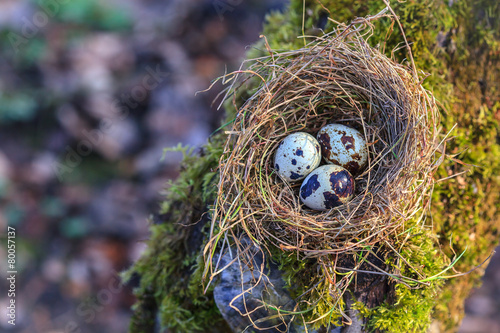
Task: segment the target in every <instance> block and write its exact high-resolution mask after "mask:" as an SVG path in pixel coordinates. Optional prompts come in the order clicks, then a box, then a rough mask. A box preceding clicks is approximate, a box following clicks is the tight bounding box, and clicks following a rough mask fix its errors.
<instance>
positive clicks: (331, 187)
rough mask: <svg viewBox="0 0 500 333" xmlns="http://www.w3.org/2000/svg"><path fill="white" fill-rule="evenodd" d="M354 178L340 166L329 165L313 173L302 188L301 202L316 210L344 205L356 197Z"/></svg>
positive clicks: (305, 180)
mask: <svg viewBox="0 0 500 333" xmlns="http://www.w3.org/2000/svg"><path fill="white" fill-rule="evenodd" d="M354 187H355V184H354V178H353V177H352V175H351V174H350V173H349V171H347V170H346V169H344V168H343V167H341V166H339V165H334V164H327V165H323V166H320V167H319V168H317V169H316V170H314V171H313V172H311V173H310V174H309V175H308V176H307V177H306V179H304V182H303V183H302V186H300V200H301V201H302V202H303V203H304V204H305V205H306V206H307V207H309V208H311V209H314V210H327V209H331V208H335V207H337V206H340V205H343V204H345V203H346V202H348V201H349V200H351V199H352V196H353V195H354Z"/></svg>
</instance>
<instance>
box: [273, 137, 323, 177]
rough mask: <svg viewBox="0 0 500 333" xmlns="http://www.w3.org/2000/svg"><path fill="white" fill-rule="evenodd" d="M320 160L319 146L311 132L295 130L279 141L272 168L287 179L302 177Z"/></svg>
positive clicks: (314, 167)
mask: <svg viewBox="0 0 500 333" xmlns="http://www.w3.org/2000/svg"><path fill="white" fill-rule="evenodd" d="M320 162H321V148H320V146H319V143H318V141H317V140H316V139H315V138H314V136H312V135H311V134H308V133H304V132H296V133H293V134H290V135H289V136H287V137H286V138H285V139H283V141H281V142H280V144H279V146H278V149H276V154H275V155H274V168H275V169H276V171H277V172H278V174H279V175H280V176H281V178H283V179H286V180H287V181H297V180H301V179H304V178H305V177H306V176H307V175H308V174H309V173H310V172H311V171H313V170H314V169H316V167H317V166H318V165H319V163H320Z"/></svg>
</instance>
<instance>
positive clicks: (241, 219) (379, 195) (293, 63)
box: [205, 25, 441, 275]
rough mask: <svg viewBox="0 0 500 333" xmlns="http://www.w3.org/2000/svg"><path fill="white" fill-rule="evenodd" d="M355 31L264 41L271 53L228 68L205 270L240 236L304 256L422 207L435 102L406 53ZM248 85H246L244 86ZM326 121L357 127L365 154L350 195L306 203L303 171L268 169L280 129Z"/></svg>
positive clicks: (353, 244)
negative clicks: (388, 50)
mask: <svg viewBox="0 0 500 333" xmlns="http://www.w3.org/2000/svg"><path fill="white" fill-rule="evenodd" d="M360 31H361V29H359V28H358V29H357V28H356V25H350V26H348V27H345V26H344V28H342V29H340V28H339V29H337V30H336V31H334V32H332V33H331V34H328V35H325V36H323V37H321V38H318V39H316V40H315V41H314V42H312V43H310V44H308V45H307V47H304V48H302V49H299V50H294V51H289V52H281V53H279V52H275V51H273V50H271V49H270V48H269V47H268V51H269V55H268V56H265V57H261V58H257V59H253V60H249V61H247V62H246V63H245V65H247V66H246V67H245V69H241V70H240V71H237V72H235V73H232V74H231V76H229V75H226V76H225V79H228V78H229V79H231V80H232V85H231V86H230V87H229V88H228V90H227V92H226V96H232V100H233V104H234V105H235V106H236V108H237V115H236V117H235V119H234V122H232V128H231V129H230V130H228V131H226V134H227V141H226V143H225V147H224V151H223V154H222V157H221V159H220V164H219V173H220V180H219V183H218V197H217V200H216V203H215V206H214V209H213V211H212V229H211V235H210V239H209V240H208V243H207V247H206V249H205V253H206V254H208V256H207V257H208V258H209V259H208V260H207V262H206V263H207V266H210V267H211V271H212V275H215V274H216V273H217V272H219V271H220V270H218V269H217V268H214V267H213V265H214V264H213V254H214V253H216V251H217V249H218V250H221V245H222V247H223V246H225V245H224V244H226V240H229V242H228V244H231V240H233V241H235V242H236V243H238V238H239V237H240V236H241V235H246V236H248V238H250V239H251V240H253V243H254V244H258V245H260V246H264V247H269V246H274V247H275V248H277V249H280V250H281V251H294V252H296V253H298V255H299V256H300V257H301V258H320V257H323V256H325V255H332V254H333V255H335V254H341V253H356V251H359V250H362V249H364V248H366V247H367V246H373V245H376V244H377V243H379V242H381V241H382V240H384V239H387V237H389V235H390V234H391V233H394V232H396V231H397V232H401V229H399V230H397V229H398V228H403V229H404V226H405V223H406V222H407V221H409V220H410V219H419V218H422V217H423V216H424V215H425V208H426V207H428V204H429V202H430V195H431V191H432V187H433V183H434V180H433V173H434V171H435V169H436V168H437V166H438V165H439V162H440V161H441V160H440V159H438V158H437V157H436V154H435V153H436V150H437V149H438V146H439V141H438V130H437V125H438V122H439V119H438V109H437V107H436V104H435V101H434V98H433V96H432V94H431V93H430V92H429V91H427V90H426V89H424V88H423V87H422V85H421V79H420V78H419V77H418V74H417V70H416V68H415V66H414V63H413V62H412V61H411V62H409V63H406V64H400V63H397V62H395V61H394V60H392V59H390V58H388V57H387V56H385V55H384V54H383V53H381V51H379V50H378V49H377V48H374V47H371V46H370V45H369V44H368V43H367V40H366V39H367V37H366V35H364V34H362V33H361V32H360ZM248 83H250V84H248ZM248 86H250V87H254V88H253V90H250V93H249V88H248ZM256 86H257V88H255V87H256ZM244 94H247V96H248V95H249V97H248V98H246V99H245V100H243V96H244ZM331 123H337V124H343V125H347V126H349V127H352V128H355V129H357V130H358V131H360V132H361V133H362V135H363V136H364V138H365V141H366V142H367V145H368V152H369V158H368V163H367V166H366V168H364V170H363V171H362V172H360V173H359V174H357V175H355V184H356V190H355V194H354V197H353V198H352V200H350V201H349V202H348V203H346V204H344V205H341V206H338V207H336V208H333V209H330V210H327V211H314V210H311V209H309V208H307V207H306V206H305V205H303V204H302V203H301V201H300V199H299V189H300V185H301V184H300V183H301V182H298V183H289V182H286V181H283V180H282V179H281V178H280V177H279V176H278V175H277V172H276V170H275V168H274V166H273V161H274V153H275V151H276V149H277V147H278V145H279V143H280V142H281V141H282V140H283V139H284V138H285V137H286V136H288V135H289V134H291V133H295V132H307V133H310V134H311V135H313V136H316V133H317V132H318V131H319V130H320V129H321V128H322V127H323V126H325V125H327V124H331ZM219 269H220V267H219ZM207 270H208V269H207Z"/></svg>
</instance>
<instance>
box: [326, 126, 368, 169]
mask: <svg viewBox="0 0 500 333" xmlns="http://www.w3.org/2000/svg"><path fill="white" fill-rule="evenodd" d="M317 138H318V142H319V144H320V145H321V153H322V155H323V158H324V159H325V162H326V163H332V164H336V165H340V166H342V167H344V168H345V169H347V170H348V171H349V172H350V173H351V174H353V175H357V174H358V173H360V172H361V171H362V170H363V168H364V167H365V166H366V163H367V162H368V147H367V145H366V141H365V139H364V137H363V135H362V134H361V133H360V132H359V131H358V130H355V129H354V128H351V127H348V126H345V125H341V124H329V125H326V126H324V127H323V128H322V129H320V130H319V132H318V135H317Z"/></svg>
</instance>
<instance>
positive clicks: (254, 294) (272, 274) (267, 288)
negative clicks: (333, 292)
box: [214, 238, 362, 333]
mask: <svg viewBox="0 0 500 333" xmlns="http://www.w3.org/2000/svg"><path fill="white" fill-rule="evenodd" d="M241 249H244V250H243V251H242V250H240V253H243V254H242V255H240V257H239V258H237V257H236V253H237V248H236V246H234V245H233V246H231V250H230V251H227V250H226V252H225V253H224V254H223V255H222V257H220V256H216V257H215V258H214V264H215V263H217V262H218V261H219V260H220V261H219V263H218V267H219V268H222V267H225V266H227V267H226V268H225V269H224V270H223V271H222V273H220V278H219V283H218V284H217V285H216V286H215V288H214V299H215V303H216V304H217V307H218V308H219V311H220V312H221V314H222V317H224V319H225V320H226V322H227V323H228V324H229V326H230V327H231V329H232V331H233V332H235V333H236V332H243V331H244V332H267V333H271V332H276V333H278V332H289V333H302V332H309V333H320V332H324V333H326V332H327V331H326V329H325V328H320V329H318V330H315V329H311V328H308V329H307V330H306V329H305V328H304V327H303V325H302V324H301V323H300V321H298V320H296V321H295V322H292V320H293V317H292V316H291V315H286V314H285V313H281V314H279V313H278V311H275V310H273V309H271V307H270V306H267V305H271V306H273V307H275V308H278V309H280V310H284V311H298V309H297V308H296V302H295V301H294V300H293V299H292V298H291V297H290V295H289V293H288V291H287V290H286V289H285V282H284V281H283V279H282V278H281V272H280V270H279V268H278V266H277V265H276V264H274V263H273V262H271V261H270V260H268V259H267V258H266V257H265V255H264V252H263V251H262V249H261V248H260V247H258V246H256V245H255V244H253V243H252V242H251V241H250V240H249V239H248V238H243V239H241ZM219 258H220V259H219ZM245 262H246V263H247V264H246V263H245ZM249 266H250V267H249ZM256 327H257V328H256ZM340 332H341V327H335V326H333V327H331V328H330V330H329V331H328V333H340ZM343 332H348V333H359V332H362V329H361V322H360V321H359V320H354V319H353V324H352V325H351V326H350V327H348V328H347V330H344V331H343Z"/></svg>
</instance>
